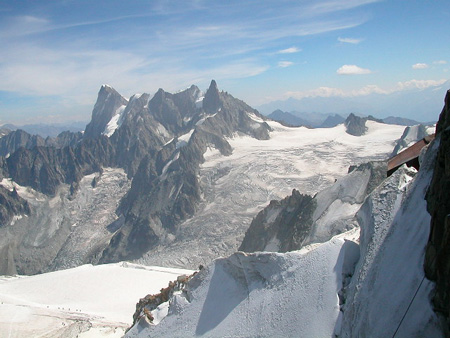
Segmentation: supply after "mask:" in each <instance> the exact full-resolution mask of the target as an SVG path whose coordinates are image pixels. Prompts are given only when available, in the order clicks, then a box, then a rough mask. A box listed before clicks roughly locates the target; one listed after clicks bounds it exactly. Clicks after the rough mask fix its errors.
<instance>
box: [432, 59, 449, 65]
mask: <svg viewBox="0 0 450 338" xmlns="http://www.w3.org/2000/svg"><path fill="white" fill-rule="evenodd" d="M433 63H434V64H435V65H446V64H447V61H445V60H438V61H434V62H433Z"/></svg>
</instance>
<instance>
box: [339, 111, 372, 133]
mask: <svg viewBox="0 0 450 338" xmlns="http://www.w3.org/2000/svg"><path fill="white" fill-rule="evenodd" d="M366 121H367V118H363V117H359V116H356V115H355V114H353V113H351V114H350V115H349V116H348V117H347V119H346V120H345V122H344V125H345V128H346V131H347V133H348V134H350V135H353V136H362V135H364V134H365V132H366V131H367V127H366Z"/></svg>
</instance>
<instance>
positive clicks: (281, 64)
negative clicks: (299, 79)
mask: <svg viewBox="0 0 450 338" xmlns="http://www.w3.org/2000/svg"><path fill="white" fill-rule="evenodd" d="M293 64H294V63H293V62H291V61H279V62H278V67H281V68H286V67H290V66H292V65H293Z"/></svg>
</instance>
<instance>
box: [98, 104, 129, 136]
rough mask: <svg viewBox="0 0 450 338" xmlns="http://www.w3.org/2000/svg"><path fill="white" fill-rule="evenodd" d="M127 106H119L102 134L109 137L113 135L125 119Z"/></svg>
mask: <svg viewBox="0 0 450 338" xmlns="http://www.w3.org/2000/svg"><path fill="white" fill-rule="evenodd" d="M126 107H127V106H126V105H122V106H120V107H119V108H117V110H116V112H115V113H114V115H113V117H112V118H111V120H110V121H109V122H108V124H107V125H106V127H105V130H104V131H103V133H102V134H104V135H106V136H108V137H111V136H112V134H114V132H115V131H116V129H117V128H119V127H120V126H121V124H122V123H121V122H122V121H123V119H122V114H123V112H124V111H125V108H126Z"/></svg>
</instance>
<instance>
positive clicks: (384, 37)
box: [0, 0, 450, 123]
mask: <svg viewBox="0 0 450 338" xmlns="http://www.w3.org/2000/svg"><path fill="white" fill-rule="evenodd" d="M448 32H450V2H448V0H433V1H425V0H423V1H414V0H411V1H405V0H387V1H377V0H347V1H339V0H318V1H312V0H300V1H287V0H278V1H247V0H241V1H206V0H205V1H202V0H195V1H189V0H184V1H176V0H175V1H144V0H128V1H116V0H108V1H104V0H99V1H90V0H89V1H85V0H80V1H75V0H73V1H72V0H61V1H45V0H41V1H11V0H10V1H2V2H1V3H0V43H1V46H2V47H1V48H0V123H7V122H14V123H35V122H62V121H68V120H78V121H79V120H84V121H87V120H88V119H89V118H90V114H91V111H92V108H93V104H94V103H95V100H96V96H97V92H98V90H99V88H100V86H101V85H102V84H104V83H107V84H110V85H111V86H113V87H114V88H116V89H117V90H118V91H119V92H120V93H121V94H123V95H124V96H127V97H128V96H131V95H132V94H134V93H142V92H147V93H150V94H153V93H154V92H156V91H157V89H158V88H160V87H161V88H163V89H165V90H166V91H169V92H175V91H178V90H182V89H184V88H186V87H188V86H189V85H191V84H195V85H197V86H199V87H200V89H202V90H206V89H207V87H208V85H209V82H210V81H211V79H215V80H216V81H217V82H218V85H219V88H220V89H222V90H226V91H228V92H230V93H231V94H232V95H233V96H235V97H238V98H240V99H242V100H244V101H246V102H247V103H248V104H250V105H252V106H258V105H261V104H264V103H267V102H270V101H274V100H283V99H287V98H289V97H294V98H302V97H314V96H350V97H351V96H358V95H368V94H371V93H381V94H391V93H396V92H401V91H404V90H407V89H411V88H416V87H419V88H425V87H429V86H435V85H438V84H442V82H444V81H445V80H448V79H450V35H449V34H448Z"/></svg>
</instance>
